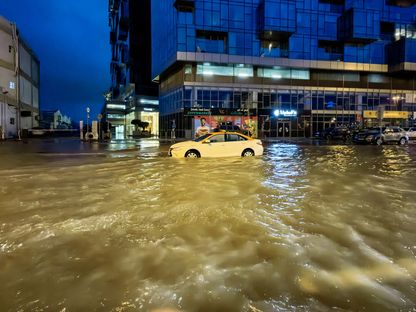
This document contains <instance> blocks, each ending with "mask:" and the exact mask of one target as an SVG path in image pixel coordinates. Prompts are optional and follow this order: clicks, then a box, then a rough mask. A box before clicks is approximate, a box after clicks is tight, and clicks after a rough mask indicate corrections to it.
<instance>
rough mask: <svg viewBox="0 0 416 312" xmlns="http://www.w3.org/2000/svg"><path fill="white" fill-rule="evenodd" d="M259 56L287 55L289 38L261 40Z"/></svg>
mask: <svg viewBox="0 0 416 312" xmlns="http://www.w3.org/2000/svg"><path fill="white" fill-rule="evenodd" d="M260 56H270V57H289V40H288V39H284V40H279V41H274V40H265V39H263V40H262V41H261V49H260Z"/></svg>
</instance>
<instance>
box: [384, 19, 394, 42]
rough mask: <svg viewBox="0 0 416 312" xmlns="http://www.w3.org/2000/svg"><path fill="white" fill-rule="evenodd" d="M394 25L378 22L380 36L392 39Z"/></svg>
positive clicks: (387, 39) (388, 39)
mask: <svg viewBox="0 0 416 312" xmlns="http://www.w3.org/2000/svg"><path fill="white" fill-rule="evenodd" d="M394 33H395V26H394V23H390V22H381V23H380V38H381V39H382V40H386V41H392V40H393V39H394Z"/></svg>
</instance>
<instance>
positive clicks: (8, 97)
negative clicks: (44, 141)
mask: <svg viewBox="0 0 416 312" xmlns="http://www.w3.org/2000/svg"><path fill="white" fill-rule="evenodd" d="M39 68H40V63H39V60H38V58H37V57H36V55H35V53H34V52H33V51H32V49H31V48H30V47H29V46H28V45H27V44H26V43H25V42H24V40H23V39H22V38H21V37H20V35H19V31H18V29H17V28H16V25H15V24H13V23H11V22H9V21H8V20H6V19H5V18H3V17H2V16H0V91H1V93H0V128H1V129H0V139H1V138H2V132H3V135H4V137H5V138H12V137H16V136H17V135H18V132H19V131H24V130H25V129H31V128H33V127H36V126H38V125H39V122H38V120H39V85H40V81H39V80H40V75H39Z"/></svg>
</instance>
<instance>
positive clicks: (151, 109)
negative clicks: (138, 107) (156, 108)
mask: <svg viewBox="0 0 416 312" xmlns="http://www.w3.org/2000/svg"><path fill="white" fill-rule="evenodd" d="M143 110H144V111H145V112H153V108H147V107H145V108H143Z"/></svg>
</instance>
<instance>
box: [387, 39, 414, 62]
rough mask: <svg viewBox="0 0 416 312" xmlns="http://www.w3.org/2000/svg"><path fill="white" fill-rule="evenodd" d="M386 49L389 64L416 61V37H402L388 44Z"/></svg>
mask: <svg viewBox="0 0 416 312" xmlns="http://www.w3.org/2000/svg"><path fill="white" fill-rule="evenodd" d="M386 49H387V63H388V64H389V65H397V64H401V63H416V39H413V38H401V39H400V40H397V41H395V42H392V43H390V44H389V45H387V47H386Z"/></svg>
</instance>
